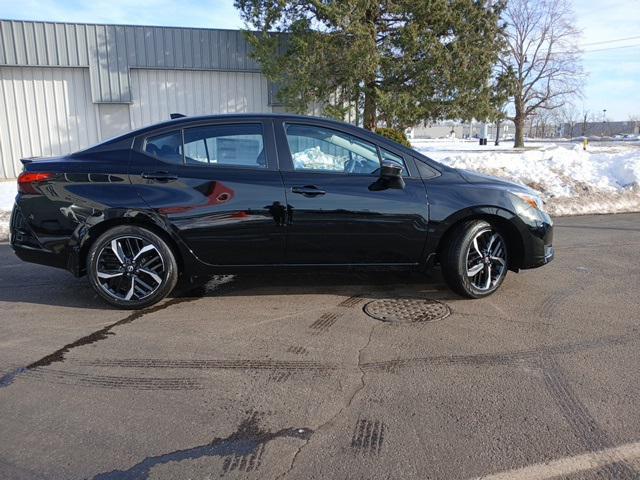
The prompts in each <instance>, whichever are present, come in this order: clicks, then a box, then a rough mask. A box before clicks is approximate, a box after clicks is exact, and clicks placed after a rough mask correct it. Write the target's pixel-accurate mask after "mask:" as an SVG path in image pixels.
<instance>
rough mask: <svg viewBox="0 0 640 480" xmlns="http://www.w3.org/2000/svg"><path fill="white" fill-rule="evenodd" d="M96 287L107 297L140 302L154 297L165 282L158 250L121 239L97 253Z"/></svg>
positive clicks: (145, 242) (140, 241) (134, 238)
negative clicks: (98, 286)
mask: <svg viewBox="0 0 640 480" xmlns="http://www.w3.org/2000/svg"><path fill="white" fill-rule="evenodd" d="M96 276H97V279H96V280H97V283H98V285H100V287H101V288H102V289H103V290H104V291H105V292H106V293H107V294H108V295H110V296H111V297H113V298H115V299H117V300H121V301H122V300H124V301H140V300H144V299H145V298H147V297H149V296H150V295H152V294H153V293H155V292H156V291H157V290H158V288H160V286H161V285H162V282H163V281H164V278H165V263H164V259H163V258H162V255H161V254H160V251H159V250H158V248H156V246H155V245H153V244H152V243H151V242H149V241H148V240H145V239H143V238H141V237H137V236H121V237H116V238H114V239H112V240H111V242H110V243H108V244H106V245H105V246H104V247H102V250H100V253H99V254H98V261H97V268H96Z"/></svg>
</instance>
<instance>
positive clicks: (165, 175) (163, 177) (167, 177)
mask: <svg viewBox="0 0 640 480" xmlns="http://www.w3.org/2000/svg"><path fill="white" fill-rule="evenodd" d="M142 178H144V179H146V180H157V181H158V182H171V181H173V180H177V179H178V176H177V175H174V174H172V173H169V172H143V173H142Z"/></svg>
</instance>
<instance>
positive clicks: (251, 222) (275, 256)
mask: <svg viewBox="0 0 640 480" xmlns="http://www.w3.org/2000/svg"><path fill="white" fill-rule="evenodd" d="M272 128H273V127H272V123H271V122H270V121H268V120H257V121H256V120H254V121H250V120H248V121H227V122H224V121H217V122H208V123H198V124H186V125H184V126H182V127H180V128H175V127H174V128H167V129H164V130H163V131H158V132H154V133H153V134H149V135H147V136H146V137H144V138H142V139H139V140H137V141H136V144H137V145H136V148H135V150H136V151H135V153H134V155H133V157H132V161H131V178H132V181H134V182H136V183H137V184H138V187H139V192H140V195H141V196H142V198H143V199H144V200H145V202H146V203H147V204H148V205H149V206H150V207H151V208H152V209H154V210H155V211H156V212H158V214H160V215H162V216H163V217H165V218H166V220H167V221H168V222H169V224H170V225H171V227H172V228H174V229H176V230H177V231H178V233H179V235H180V236H181V237H182V239H183V240H184V241H185V242H186V244H187V245H188V246H189V247H190V248H191V249H192V250H193V251H194V252H195V254H196V255H197V256H198V257H199V258H200V259H201V260H202V261H204V262H206V263H209V264H212V265H244V266H246V265H262V264H277V263H282V262H283V261H284V245H285V235H284V226H285V220H284V217H285V210H286V207H285V205H286V200H285V195H284V188H283V184H282V179H281V177H280V174H279V172H278V171H277V168H276V156H275V147H274V144H273V140H272V139H273V134H272Z"/></svg>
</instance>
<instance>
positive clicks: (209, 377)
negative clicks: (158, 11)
mask: <svg viewBox="0 0 640 480" xmlns="http://www.w3.org/2000/svg"><path fill="white" fill-rule="evenodd" d="M556 227H557V228H556V234H555V236H556V240H555V246H556V249H557V250H556V251H557V258H556V260H555V261H554V262H552V263H551V264H550V265H548V266H547V267H545V268H541V269H538V270H531V271H526V272H523V273H520V274H513V273H510V274H509V275H508V276H507V279H506V281H505V283H504V285H503V287H502V289H501V290H500V291H499V292H498V293H497V294H495V295H494V296H492V297H490V298H488V299H484V300H474V301H471V300H464V299H461V298H459V297H457V296H456V295H454V294H453V293H451V292H449V291H448V290H447V289H445V288H444V287H443V284H442V280H441V277H440V276H439V275H438V272H434V273H433V274H432V275H431V276H429V277H426V276H424V275H418V274H400V273H367V274H363V273H350V274H331V273H322V274H320V273H312V274H301V273H296V274H263V275H243V276H236V277H233V278H231V277H220V278H217V279H215V280H214V281H212V282H211V283H209V285H208V286H207V288H206V289H204V290H198V291H196V292H191V293H187V294H183V295H181V296H176V297H174V298H170V299H168V300H166V301H165V302H163V303H162V304H160V305H158V306H155V307H153V308H151V309H148V310H146V311H142V312H126V311H120V310H113V309H110V308H108V307H106V306H105V305H104V304H103V303H102V302H101V301H100V300H99V299H98V298H97V297H96V296H95V295H94V294H93V292H92V290H91V289H90V287H89V285H88V283H87V282H86V279H75V278H73V277H72V276H70V275H69V274H67V273H66V272H64V271H58V270H55V269H49V268H46V267H40V266H36V265H29V264H25V263H21V262H20V261H19V260H18V259H17V258H16V257H14V255H13V253H12V252H11V249H10V248H9V246H8V245H7V244H0V478H2V479H3V480H4V479H9V480H13V479H16V480H18V479H20V480H22V479H47V480H53V479H64V480H67V479H102V480H105V479H107V480H115V479H145V478H150V479H180V480H187V479H190V480H205V479H213V478H218V477H225V478H260V479H275V478H290V479H301V478H305V479H306V478H317V479H326V478H340V479H345V478H350V479H352V478H363V479H364V478H366V479H387V478H389V479H391V478H394V479H395V478H402V479H408V478H416V479H471V478H478V477H482V476H491V475H494V474H497V473H501V472H502V473H504V472H507V473H506V477H500V478H514V479H517V478H551V477H549V476H541V475H538V476H537V477H522V476H518V475H519V473H518V472H519V471H520V470H518V469H521V468H523V467H527V466H531V465H539V464H545V465H547V464H548V463H549V462H553V461H555V460H558V459H566V458H573V457H576V456H580V455H583V454H585V453H589V452H602V451H604V452H605V453H603V454H601V457H599V458H601V460H602V455H604V457H603V458H604V460H602V461H600V463H597V464H596V463H594V468H579V469H578V468H577V467H575V465H574V464H575V462H574V463H573V464H572V465H574V467H571V468H565V470H563V474H562V478H568V479H577V478H587V479H596V478H610V479H631V478H638V476H639V474H640V462H638V459H637V458H636V459H633V458H626V457H623V456H620V455H615V456H614V455H613V454H608V453H606V452H609V451H611V450H610V449H612V448H613V447H618V446H620V445H625V444H629V443H630V442H638V440H640V415H638V407H639V406H640V368H639V367H640V356H639V355H638V346H639V345H640V301H639V300H638V287H639V286H640V262H639V261H638V254H637V252H638V251H639V248H640V214H625V215H606V216H604V215H603V216H585V217H572V218H569V217H568V218H561V219H558V220H557V222H556ZM399 297H417V298H425V299H433V300H438V301H440V302H444V303H446V304H447V305H448V307H449V308H450V309H451V314H450V315H449V316H448V317H447V318H444V319H441V320H434V321H420V322H415V323H402V324H399V323H388V322H382V321H379V320H375V319H372V318H370V317H368V316H367V315H366V314H365V313H364V311H363V307H364V305H366V304H367V303H368V302H370V301H373V300H377V299H388V298H391V299H393V298H399ZM608 449H609V450H608ZM628 450H629V449H628V448H627V450H624V451H628ZM621 451H622V450H621ZM607 455H609V457H610V458H609V457H607ZM580 458H582V457H580ZM559 464H560V465H561V466H562V465H565V464H568V463H567V462H564V463H562V462H560V463H559ZM553 465H556V464H555V463H553ZM563 468H564V467H563ZM539 471H541V470H539ZM509 472H511V473H509ZM489 478H493V477H489ZM495 478H498V477H495ZM554 478H555V477H554Z"/></svg>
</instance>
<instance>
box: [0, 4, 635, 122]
mask: <svg viewBox="0 0 640 480" xmlns="http://www.w3.org/2000/svg"><path fill="white" fill-rule="evenodd" d="M573 2H574V5H575V13H576V21H577V25H578V27H579V28H580V29H581V30H582V31H583V35H582V40H581V44H582V45H583V49H584V51H585V53H584V62H583V63H584V69H585V71H586V72H587V73H588V78H587V81H586V85H585V89H584V99H582V100H577V101H576V102H575V103H576V107H577V109H578V110H580V111H582V110H588V111H589V112H591V113H594V114H595V115H596V116H597V118H599V119H600V118H602V115H603V112H602V111H603V109H606V110H607V113H606V116H607V118H608V119H610V120H627V119H628V117H629V116H630V115H636V116H640V0H597V1H596V0H573ZM0 18H3V19H19V20H48V21H66V22H86V23H91V22H94V23H123V24H136V25H167V26H181V27H208V28H241V27H242V26H243V25H242V21H241V20H240V17H239V15H238V13H237V11H236V10H235V9H234V8H233V0H211V1H208V2H206V1H195V0H182V1H169V0H0ZM628 37H635V38H630V39H628V40H622V41H617V40H618V39H624V38H628ZM603 42H607V43H603ZM605 49H606V50H605Z"/></svg>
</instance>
